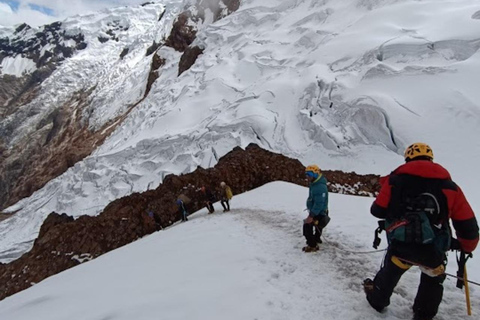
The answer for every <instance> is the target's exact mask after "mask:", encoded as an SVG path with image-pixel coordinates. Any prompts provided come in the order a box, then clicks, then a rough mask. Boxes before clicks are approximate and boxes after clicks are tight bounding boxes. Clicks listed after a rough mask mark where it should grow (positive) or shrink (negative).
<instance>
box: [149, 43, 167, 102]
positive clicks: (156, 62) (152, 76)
mask: <svg viewBox="0 0 480 320" xmlns="http://www.w3.org/2000/svg"><path fill="white" fill-rule="evenodd" d="M164 65H165V59H163V58H161V57H160V56H159V55H158V53H157V52H155V54H154V55H153V58H152V64H151V65H150V73H149V74H148V80H147V88H146V90H145V95H144V97H146V96H148V94H149V93H150V89H151V88H152V85H153V83H154V82H155V80H157V79H158V77H159V76H160V74H159V73H160V71H159V70H158V69H159V68H160V67H162V66H164Z"/></svg>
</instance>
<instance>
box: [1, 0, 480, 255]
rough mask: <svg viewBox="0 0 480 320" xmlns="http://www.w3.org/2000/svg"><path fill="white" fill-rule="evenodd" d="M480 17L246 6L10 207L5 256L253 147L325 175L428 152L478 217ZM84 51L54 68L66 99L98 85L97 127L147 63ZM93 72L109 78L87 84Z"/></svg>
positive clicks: (312, 4)
mask: <svg viewBox="0 0 480 320" xmlns="http://www.w3.org/2000/svg"><path fill="white" fill-rule="evenodd" d="M180 2H181V1H172V4H174V5H173V7H174V8H180ZM166 6H167V7H168V8H170V6H168V5H166ZM125 10H127V9H125ZM479 10H480V5H479V4H478V2H477V1H474V0H463V1H455V2H451V1H393V0H390V1H387V0H383V1H382V0H376V1H375V0H369V1H367V0H347V1H327V0H326V1H316V0H303V1H293V0H291V1H280V0H262V1H254V0H249V1H242V4H241V7H240V9H239V10H238V11H237V12H235V13H233V14H232V15H230V16H227V17H225V18H224V19H222V20H220V21H218V22H216V23H214V24H210V25H206V24H205V25H201V29H200V30H199V32H198V34H197V39H196V40H195V42H194V45H199V46H201V47H202V48H205V50H204V52H203V54H202V55H201V56H200V57H199V58H198V60H197V61H196V63H195V64H194V65H193V66H192V67H191V69H190V70H188V71H187V72H184V73H183V74H182V75H181V76H180V77H177V74H178V60H179V58H180V54H179V53H178V52H174V51H173V50H172V49H170V48H166V47H164V48H162V49H160V50H159V52H158V54H159V55H160V56H161V57H162V58H165V59H166V65H165V66H164V67H162V68H161V70H160V77H159V78H158V79H157V81H156V82H155V83H154V85H153V86H152V89H151V91H150V94H149V95H148V97H147V98H146V99H145V100H144V101H143V102H142V103H140V104H139V105H138V106H137V107H136V108H135V109H134V110H133V111H132V112H131V113H130V114H129V116H128V118H127V119H126V120H125V121H124V123H123V124H122V125H121V126H120V127H119V128H118V129H117V130H116V131H115V132H114V133H113V134H112V135H111V136H110V137H109V138H108V139H107V140H106V141H105V143H104V144H103V145H102V146H101V147H100V148H99V149H98V150H96V151H95V152H94V153H93V154H92V155H91V156H90V157H88V158H86V159H85V160H84V161H82V162H79V163H77V164H76V165H75V166H74V167H73V168H71V169H70V170H68V171H67V172H66V173H65V174H63V175H62V176H61V177H59V178H57V179H54V180H52V181H51V182H50V183H48V184H47V185H46V186H45V187H44V188H43V189H42V190H40V191H38V192H36V193H35V194H34V195H32V196H31V197H30V198H28V199H24V200H22V201H20V202H19V203H17V204H16V205H14V206H12V207H11V208H9V209H8V211H14V210H20V211H19V212H18V213H17V214H16V215H15V216H14V217H12V218H10V219H8V220H7V221H5V222H3V223H2V224H0V235H1V238H0V240H1V241H0V252H3V254H2V256H5V254H6V253H7V252H6V250H14V251H15V252H12V251H9V252H8V255H9V259H11V258H13V257H15V256H17V255H18V253H20V252H24V251H25V250H26V249H28V248H29V247H30V245H31V241H32V240H33V239H34V238H35V237H36V235H37V233H38V230H39V227H40V225H41V223H42V221H43V219H44V218H45V217H46V216H47V215H48V214H49V213H50V212H51V211H56V212H66V213H68V214H71V215H74V216H78V215H81V214H90V215H94V214H97V213H99V212H101V210H102V209H103V208H104V207H105V205H106V204H108V203H109V202H110V201H112V200H113V199H116V198H118V197H121V196H124V195H127V194H130V193H132V192H137V191H144V190H146V189H150V188H155V187H156V186H158V184H159V183H161V181H162V179H163V177H164V176H165V175H166V174H169V173H175V174H178V173H184V172H190V171H192V170H194V169H195V168H196V167H197V166H203V167H210V166H213V165H214V164H215V163H216V162H217V160H218V158H219V157H221V156H222V155H224V154H225V153H226V152H228V151H230V150H231V149H232V148H233V147H235V146H241V147H245V146H246V145H248V144H249V143H251V142H255V143H257V144H259V145H260V146H262V147H264V148H267V149H269V150H272V151H275V152H281V153H283V154H285V155H288V156H292V157H295V158H298V159H300V160H301V161H302V162H303V163H304V164H308V163H317V164H318V165H319V166H320V167H321V168H325V169H340V170H345V171H356V172H359V173H378V174H387V173H388V172H390V171H391V170H392V169H394V168H395V167H396V166H398V165H399V164H401V162H402V157H401V154H402V153H403V150H404V149H405V147H406V146H407V145H409V144H410V143H413V142H417V141H424V142H427V143H429V144H430V145H431V146H432V148H433V149H434V153H435V158H436V161H438V162H439V163H441V164H443V165H445V166H446V168H447V169H449V170H450V172H451V173H452V176H453V179H454V180H455V181H456V182H458V183H459V185H460V186H461V187H462V188H463V189H464V191H465V193H466V195H467V198H468V199H469V200H470V202H471V204H472V206H473V208H474V210H475V211H477V212H480V200H477V198H476V197H475V195H476V192H475V191H476V190H478V186H477V185H478V181H477V180H478V179H476V176H475V175H472V174H471V172H472V171H474V170H475V169H474V168H475V167H476V166H477V159H478V157H479V156H480V144H479V143H476V142H475V137H477V136H480V126H479V124H480V108H479V106H480V105H479V101H480V91H479V90H478V85H477V84H478V83H479V80H480V76H479V74H478V72H477V71H476V70H478V68H479V64H480V53H479V52H478V49H479V47H480V36H479V34H480V20H479V19H476V18H475V17H476V15H477V13H478V12H479ZM175 12H178V11H175ZM167 13H169V14H170V16H168V18H169V20H168V19H165V18H164V19H165V20H164V21H165V22H164V23H165V25H163V26H152V27H151V29H148V30H150V31H148V32H146V33H147V34H149V32H150V38H149V39H151V36H152V34H153V33H155V32H157V33H163V32H164V31H165V30H166V28H167V27H166V26H167V21H170V22H171V20H172V19H173V17H174V16H173V13H172V12H171V11H169V10H167ZM112 14H113V13H112ZM130 18H131V23H132V24H133V23H134V22H133V21H136V20H134V18H133V17H132V16H130ZM97 19H98V18H95V19H94V18H93V16H92V18H91V19H89V20H88V21H90V23H91V25H92V28H90V29H89V30H93V26H98V23H97V21H98V20H97ZM105 19H106V21H110V20H111V19H110V18H108V17H105ZM77 20H78V21H77ZM77 20H76V19H73V18H72V20H70V21H71V22H70V25H71V26H72V25H74V24H75V23H77V22H78V23H80V18H78V19H77ZM102 21H103V20H102ZM162 21H163V20H162ZM160 23H162V22H160ZM162 28H163V29H162ZM142 30H145V29H142ZM92 32H94V31H92ZM144 39H145V38H143V37H141V36H139V41H140V40H144ZM110 42H112V43H111V44H110ZM113 42H114V41H109V42H107V43H106V44H107V45H114V43H113ZM145 42H146V41H144V42H142V43H145ZM145 46H146V43H145ZM92 50H94V51H88V50H86V51H84V52H83V53H79V54H78V55H77V56H75V57H74V58H73V59H71V60H70V61H69V62H67V63H66V64H65V68H69V69H61V70H86V71H85V73H86V75H87V76H89V77H91V79H90V78H85V75H83V73H82V74H80V73H74V75H75V77H73V75H72V76H70V77H69V78H66V79H68V85H69V86H70V87H71V86H79V83H85V84H88V85H93V83H94V82H95V83H98V87H97V89H96V90H100V91H98V92H96V94H95V98H94V100H93V102H92V103H93V104H92V106H93V107H92V110H90V111H91V112H90V113H89V115H88V117H89V121H90V122H89V123H90V124H91V125H92V126H94V127H98V126H100V125H101V124H104V123H106V122H107V121H108V120H109V119H111V117H112V116H113V115H117V114H119V113H121V112H123V111H124V110H126V108H127V106H128V105H129V104H130V103H131V102H133V101H136V100H138V99H139V97H140V96H141V95H142V93H143V88H144V87H143V85H144V84H145V82H144V81H145V79H146V76H147V72H148V66H149V63H150V58H145V57H143V58H141V55H135V57H136V58H135V59H134V58H130V59H132V60H128V59H127V58H128V57H129V55H127V56H126V57H125V58H126V59H127V62H121V61H117V62H114V63H113V62H112V61H111V60H108V59H107V58H103V57H104V56H101V57H102V58H99V59H98V60H96V59H95V60H92V59H91V58H92V57H93V56H95V54H96V53H97V52H98V54H100V52H101V51H100V49H99V48H98V51H95V50H97V49H96V47H94V48H93V49H92ZM94 53H95V54H94ZM82 55H86V57H84V58H85V59H84V60H83V59H82V60H81V61H82V63H77V62H78V61H77V62H75V61H76V60H78V59H80V58H81V57H83V56H82ZM87 58H89V59H87ZM107 60H108V61H107ZM74 63H77V64H75V68H77V69H73V67H69V66H70V65H71V64H74ZM97 63H98V64H100V63H108V64H110V65H112V67H111V68H110V69H109V72H108V73H107V74H104V75H102V77H100V78H95V77H96V76H97V75H96V74H95V73H94V72H93V71H92V68H95V64H97ZM78 68H80V69H78ZM61 70H59V71H58V72H57V73H56V75H58V76H57V77H52V80H51V86H50V87H46V88H48V89H49V92H51V93H49V94H47V93H46V94H45V99H53V100H54V101H56V99H58V97H51V96H52V95H53V93H55V95H58V96H59V97H61V96H62V92H66V91H63V90H65V89H63V88H61V87H62V86H63V85H58V86H57V85H54V84H55V83H56V82H54V81H59V82H58V83H60V84H61V83H62V82H61V81H60V78H59V77H60V75H61V74H62V72H63V73H64V74H65V72H64V71H61ZM112 70H113V71H112ZM127 70H128V73H127V75H124V71H127ZM110 72H111V73H110ZM110 75H111V78H109V77H110ZM120 75H123V76H122V77H121V78H120V79H117V78H116V77H117V76H120ZM87 79H88V80H87ZM96 79H101V80H100V81H98V82H97V80H96ZM138 79H144V80H143V82H142V81H137V80H138ZM70 81H71V83H70ZM85 86H86V85H85ZM69 90H70V89H69ZM57 91H58V92H59V93H58V94H57ZM459 159H460V160H461V162H459ZM20 243H23V245H22V244H20ZM9 259H5V258H2V260H3V261H8V260H9Z"/></svg>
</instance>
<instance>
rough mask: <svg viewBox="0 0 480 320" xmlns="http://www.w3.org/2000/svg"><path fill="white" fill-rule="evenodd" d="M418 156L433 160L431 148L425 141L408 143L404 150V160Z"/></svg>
mask: <svg viewBox="0 0 480 320" xmlns="http://www.w3.org/2000/svg"><path fill="white" fill-rule="evenodd" d="M418 157H425V158H428V159H430V160H433V150H432V148H430V146H429V145H428V144H426V143H422V142H417V143H414V144H412V145H410V146H409V147H408V148H407V149H406V150H405V161H410V160H413V159H415V158H418Z"/></svg>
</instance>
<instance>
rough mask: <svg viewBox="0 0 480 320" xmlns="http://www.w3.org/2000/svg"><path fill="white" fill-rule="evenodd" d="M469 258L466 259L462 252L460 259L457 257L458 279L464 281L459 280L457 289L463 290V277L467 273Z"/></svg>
mask: <svg viewBox="0 0 480 320" xmlns="http://www.w3.org/2000/svg"><path fill="white" fill-rule="evenodd" d="M466 260H467V258H466V257H465V252H463V251H460V257H459V256H457V264H458V270H457V277H458V278H460V279H462V280H460V279H458V278H457V288H458V289H463V284H464V280H463V276H464V273H465V263H466Z"/></svg>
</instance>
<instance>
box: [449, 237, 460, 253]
mask: <svg viewBox="0 0 480 320" xmlns="http://www.w3.org/2000/svg"><path fill="white" fill-rule="evenodd" d="M450 250H452V251H455V250H457V251H460V250H462V245H461V244H460V241H458V240H457V239H455V238H452V240H451V241H450Z"/></svg>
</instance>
